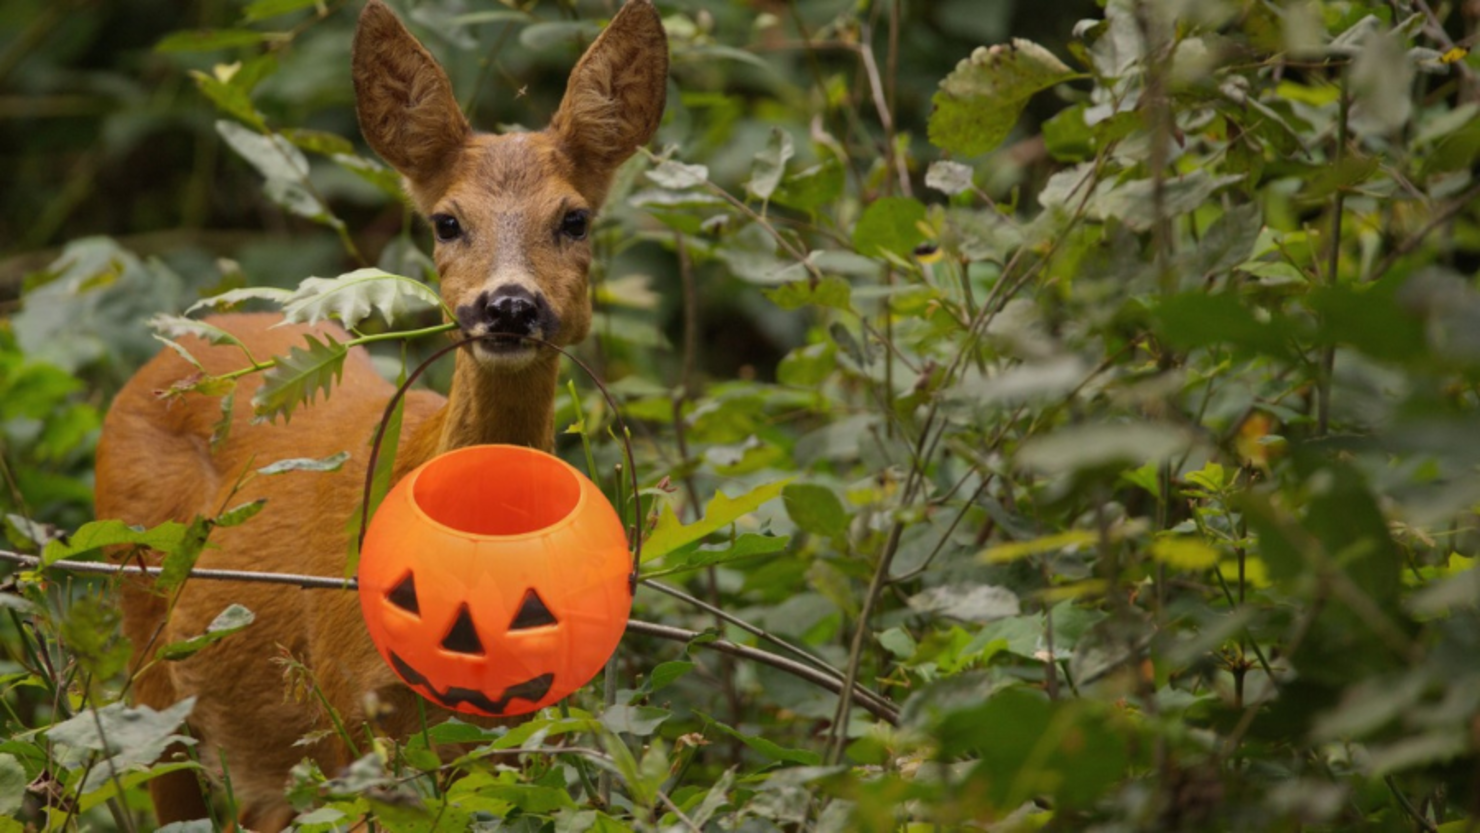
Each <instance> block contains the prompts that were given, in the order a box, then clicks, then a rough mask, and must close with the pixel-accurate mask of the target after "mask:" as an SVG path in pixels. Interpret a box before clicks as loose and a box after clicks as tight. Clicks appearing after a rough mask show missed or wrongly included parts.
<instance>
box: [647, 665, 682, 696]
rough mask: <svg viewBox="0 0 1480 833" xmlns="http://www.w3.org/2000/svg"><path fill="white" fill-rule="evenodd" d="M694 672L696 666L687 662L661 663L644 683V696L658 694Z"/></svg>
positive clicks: (654, 667)
mask: <svg viewBox="0 0 1480 833" xmlns="http://www.w3.org/2000/svg"><path fill="white" fill-rule="evenodd" d="M693 670H694V664H693V663H692V662H689V661H687V660H681V661H679V660H675V661H669V662H660V663H658V664H657V665H655V666H653V670H652V671H651V672H650V673H649V674H648V677H647V679H646V680H645V681H644V682H643V685H642V691H643V693H644V694H650V695H651V694H656V693H658V692H659V691H662V690H663V689H665V688H667V687H668V686H670V685H673V684H674V683H676V682H678V681H679V680H680V679H682V678H683V677H685V676H686V675H688V674H689V673H690V672H692V671H693Z"/></svg>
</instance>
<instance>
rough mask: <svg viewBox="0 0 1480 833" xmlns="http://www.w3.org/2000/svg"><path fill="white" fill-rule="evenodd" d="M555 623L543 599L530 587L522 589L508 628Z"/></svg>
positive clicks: (519, 629) (524, 627) (512, 629)
mask: <svg viewBox="0 0 1480 833" xmlns="http://www.w3.org/2000/svg"><path fill="white" fill-rule="evenodd" d="M555 624H559V622H558V620H556V618H555V614H553V613H551V612H550V608H548V607H546V606H545V600H544V599H541V598H540V594H538V593H536V592H534V588H533V587H531V588H530V589H528V590H526V591H524V600H523V601H521V602H520V603H519V612H518V613H516V614H514V622H513V624H511V625H509V630H511V631H521V630H525V629H528V628H542V627H544V626H545V625H555ZM541 696H543V695H541ZM536 699H538V698H536Z"/></svg>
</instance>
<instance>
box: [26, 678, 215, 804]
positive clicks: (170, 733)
mask: <svg viewBox="0 0 1480 833" xmlns="http://www.w3.org/2000/svg"><path fill="white" fill-rule="evenodd" d="M194 707H195V698H194V697H188V698H186V699H184V700H181V701H180V702H178V703H176V704H174V705H173V706H170V707H169V708H167V709H165V710H164V711H155V710H154V709H151V708H149V707H148V706H136V707H130V706H125V705H124V704H123V703H111V704H109V705H107V706H103V707H102V708H99V709H85V710H83V711H82V712H80V713H79V714H77V715H76V716H75V717H72V718H70V719H68V720H66V721H64V722H62V723H58V724H56V725H55V726H52V727H51V728H49V729H47V730H46V737H47V739H48V740H50V741H51V742H52V743H53V744H55V745H57V746H58V747H60V749H59V750H58V751H59V754H58V755H57V763H59V764H61V765H62V766H65V767H67V768H69V769H73V768H77V767H80V766H82V765H83V764H84V763H87V762H88V761H89V760H90V759H92V757H93V755H94V753H103V756H104V757H103V759H102V761H101V762H98V763H97V764H96V765H94V766H93V767H92V768H91V771H90V772H89V774H88V777H87V780H86V781H84V782H83V784H82V792H84V793H88V792H92V791H93V790H95V789H98V788H100V787H102V786H103V785H104V784H106V783H107V782H108V780H109V779H110V778H111V777H112V774H113V773H114V772H115V771H117V772H124V771H129V770H142V769H147V768H148V767H149V765H150V764H152V763H154V762H155V761H156V760H158V759H159V756H160V755H162V754H164V750H165V748H166V747H168V746H169V745H170V744H172V743H185V744H193V743H195V741H194V739H192V738H188V737H184V736H182V735H179V734H177V733H176V730H178V729H179V728H180V727H181V726H183V725H184V724H185V718H186V717H187V716H188V715H189V714H190V711H191V709H193V708H194Z"/></svg>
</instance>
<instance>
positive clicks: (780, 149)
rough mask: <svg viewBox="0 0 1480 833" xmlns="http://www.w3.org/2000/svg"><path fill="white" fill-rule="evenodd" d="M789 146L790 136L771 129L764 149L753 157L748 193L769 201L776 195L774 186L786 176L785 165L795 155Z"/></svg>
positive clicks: (776, 128)
mask: <svg viewBox="0 0 1480 833" xmlns="http://www.w3.org/2000/svg"><path fill="white" fill-rule="evenodd" d="M795 152H796V151H795V150H794V149H793V148H792V145H791V134H789V133H787V132H786V131H784V130H782V129H781V128H779V127H773V128H771V138H770V139H768V140H767V141H766V147H765V149H764V150H762V151H761V152H759V153H757V154H756V155H755V166H754V167H753V168H751V171H750V184H749V185H748V186H746V187H748V188H749V189H750V193H752V194H754V195H756V196H757V197H760V198H761V200H762V201H764V200H769V199H770V198H771V195H772V194H774V193H776V186H778V185H780V184H781V178H782V177H783V176H785V175H786V163H787V162H788V161H789V160H790V159H791V157H792V156H793V155H794V154H795Z"/></svg>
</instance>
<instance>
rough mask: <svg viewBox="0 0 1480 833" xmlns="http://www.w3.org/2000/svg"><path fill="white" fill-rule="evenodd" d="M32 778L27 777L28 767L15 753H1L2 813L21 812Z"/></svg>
mask: <svg viewBox="0 0 1480 833" xmlns="http://www.w3.org/2000/svg"><path fill="white" fill-rule="evenodd" d="M30 780H31V779H29V778H27V777H26V768H25V767H23V766H21V762H20V761H17V760H16V759H15V756H14V755H3V754H0V814H4V815H11V814H14V813H18V812H20V809H21V802H23V801H24V800H25V798H26V786H27V785H28V784H30Z"/></svg>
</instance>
